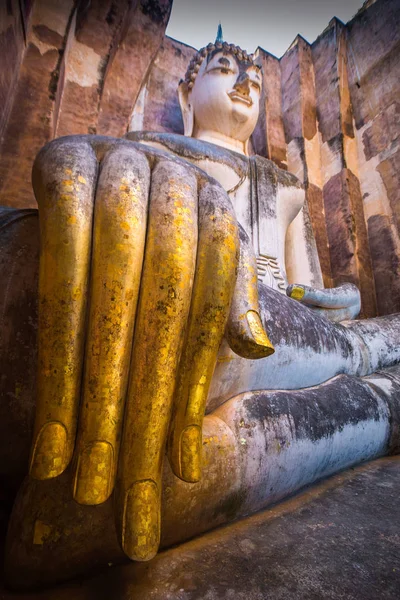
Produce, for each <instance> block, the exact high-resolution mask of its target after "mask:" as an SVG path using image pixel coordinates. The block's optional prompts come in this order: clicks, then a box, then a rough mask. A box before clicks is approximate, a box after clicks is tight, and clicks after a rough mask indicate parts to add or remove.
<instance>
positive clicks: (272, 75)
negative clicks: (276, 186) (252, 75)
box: [252, 48, 287, 169]
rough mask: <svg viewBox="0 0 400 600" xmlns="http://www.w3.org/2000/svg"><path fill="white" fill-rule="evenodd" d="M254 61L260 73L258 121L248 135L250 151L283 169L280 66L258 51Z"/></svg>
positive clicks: (283, 134) (271, 58)
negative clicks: (261, 76)
mask: <svg viewBox="0 0 400 600" xmlns="http://www.w3.org/2000/svg"><path fill="white" fill-rule="evenodd" d="M257 60H258V62H260V63H261V64H262V69H263V95H262V100H261V103H260V117H259V120H258V124H257V127H256V129H255V131H254V133H253V135H252V142H253V149H254V152H255V154H260V156H265V157H266V158H269V159H270V160H273V161H274V162H275V163H276V164H277V165H278V166H279V167H281V168H283V169H287V160H286V143H285V132H284V128H283V119H282V87H281V68H280V62H279V60H278V59H277V58H275V56H273V55H272V54H269V53H268V52H266V51H265V50H263V49H262V48H258V49H257Z"/></svg>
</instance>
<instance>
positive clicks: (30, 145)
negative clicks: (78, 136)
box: [0, 0, 73, 208]
mask: <svg viewBox="0 0 400 600" xmlns="http://www.w3.org/2000/svg"><path fill="white" fill-rule="evenodd" d="M72 6H73V2H72V0H67V1H64V0H57V1H53V2H52V1H51V0H48V1H47V2H42V3H39V2H35V3H34V5H33V9H32V15H31V19H30V23H31V27H30V29H29V32H28V35H27V48H26V51H25V54H24V57H23V60H22V64H21V69H20V73H19V78H18V84H17V86H16V89H15V97H14V102H13V107H12V110H11V112H10V116H9V119H8V122H7V126H6V128H5V132H4V137H3V143H2V146H1V161H0V204H5V205H9V206H15V207H21V208H22V207H29V206H35V205H36V202H35V199H34V197H33V193H32V186H31V169H32V164H33V161H34V158H35V156H36V154H37V153H38V151H39V150H40V148H41V147H42V146H43V144H45V143H46V142H47V141H49V140H50V139H52V137H53V136H54V127H55V123H54V110H55V89H56V88H57V80H58V69H59V65H60V56H61V54H62V51H63V40H64V36H65V34H66V31H67V27H68V22H69V18H70V14H71V10H72ZM44 31H45V32H46V38H45V39H46V41H45V42H44V41H43V39H41V37H43V32H44ZM50 32H51V33H50ZM38 35H39V36H41V37H38ZM27 90H29V93H27Z"/></svg>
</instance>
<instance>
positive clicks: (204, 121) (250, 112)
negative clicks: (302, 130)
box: [189, 51, 262, 142]
mask: <svg viewBox="0 0 400 600" xmlns="http://www.w3.org/2000/svg"><path fill="white" fill-rule="evenodd" d="M261 85H262V80H261V73H260V72H259V69H257V67H255V66H253V65H250V64H249V63H244V62H240V61H238V60H237V59H236V58H235V56H234V55H232V54H229V53H227V52H223V51H221V52H217V53H215V54H214V55H213V56H211V58H210V60H209V61H208V62H207V60H204V61H203V63H202V65H201V67H200V70H199V72H198V74H197V76H196V79H195V82H194V86H193V88H192V90H191V94H190V98H189V102H190V103H191V104H192V110H193V113H194V134H195V135H196V130H197V131H198V130H200V129H201V130H208V131H218V132H220V133H222V134H224V135H226V136H229V137H230V138H233V139H235V140H238V141H240V142H246V141H247V140H248V139H249V137H250V135H251V134H252V133H253V130H254V128H255V126H256V123H257V119H258V113H259V103H260V94H261Z"/></svg>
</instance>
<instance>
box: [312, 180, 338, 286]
mask: <svg viewBox="0 0 400 600" xmlns="http://www.w3.org/2000/svg"><path fill="white" fill-rule="evenodd" d="M306 198H307V203H308V208H309V211H310V218H311V223H312V225H313V230H314V235H315V241H316V244H317V250H318V256H319V261H320V264H321V270H322V276H323V278H324V286H325V287H333V284H332V274H331V258H330V254H329V240H328V230H327V223H326V220H325V207H324V198H323V194H322V190H321V189H320V188H319V187H317V186H316V185H313V184H312V183H309V184H308V185H307V186H306Z"/></svg>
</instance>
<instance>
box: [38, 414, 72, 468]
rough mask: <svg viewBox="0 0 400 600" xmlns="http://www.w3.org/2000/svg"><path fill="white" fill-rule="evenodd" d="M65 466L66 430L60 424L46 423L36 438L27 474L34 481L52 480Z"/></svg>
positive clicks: (66, 457)
mask: <svg viewBox="0 0 400 600" xmlns="http://www.w3.org/2000/svg"><path fill="white" fill-rule="evenodd" d="M67 464H68V456H67V430H66V429H65V427H64V425H63V424H62V423H58V422H54V421H53V422H51V423H47V424H46V425H44V426H43V427H42V429H41V430H40V431H39V434H38V436H37V438H36V442H35V446H34V449H33V452H32V458H31V465H30V470H29V473H30V475H31V477H33V478H34V479H52V478H53V477H57V476H58V475H61V473H62V472H63V471H64V469H65V468H66V467H67Z"/></svg>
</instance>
